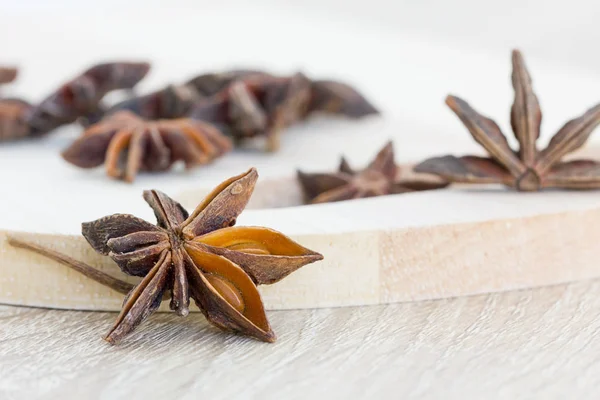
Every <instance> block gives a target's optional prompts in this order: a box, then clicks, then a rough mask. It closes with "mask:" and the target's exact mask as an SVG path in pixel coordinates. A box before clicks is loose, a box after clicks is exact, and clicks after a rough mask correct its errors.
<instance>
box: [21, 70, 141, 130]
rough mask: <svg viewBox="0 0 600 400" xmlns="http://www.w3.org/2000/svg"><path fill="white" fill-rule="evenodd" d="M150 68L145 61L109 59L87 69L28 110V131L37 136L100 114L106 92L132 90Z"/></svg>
mask: <svg viewBox="0 0 600 400" xmlns="http://www.w3.org/2000/svg"><path fill="white" fill-rule="evenodd" d="M149 70H150V64H148V63H145V62H139V63H137V62H110V63H103V64H98V65H95V66H93V67H91V68H89V69H87V70H86V71H84V72H83V73H82V74H81V75H79V76H77V77H76V78H74V79H72V80H70V81H69V82H67V83H65V84H63V85H62V86H61V87H60V88H58V89H57V90H56V91H55V92H54V93H52V94H51V95H50V96H48V97H47V98H46V99H44V100H43V101H42V102H41V103H39V104H37V105H36V106H35V107H33V108H32V109H31V111H30V112H29V113H28V115H27V119H26V122H27V124H28V125H29V126H30V127H31V133H32V134H33V135H40V134H43V133H46V132H49V131H51V130H53V129H56V128H58V127H59V126H61V125H65V124H70V123H72V122H75V121H76V120H77V119H78V118H81V117H87V116H89V115H95V114H98V113H101V107H102V106H101V104H100V102H101V100H102V98H103V97H104V96H105V95H106V94H107V93H109V92H111V91H113V90H118V89H132V88H133V87H134V86H135V85H137V84H138V82H140V81H141V80H142V79H143V78H144V77H145V76H146V74H147V73H148V71H149Z"/></svg>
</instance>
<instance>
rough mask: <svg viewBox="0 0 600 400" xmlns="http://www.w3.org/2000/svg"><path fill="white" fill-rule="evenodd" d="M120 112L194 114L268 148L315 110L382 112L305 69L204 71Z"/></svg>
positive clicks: (342, 86) (122, 106)
mask: <svg viewBox="0 0 600 400" xmlns="http://www.w3.org/2000/svg"><path fill="white" fill-rule="evenodd" d="M119 110H129V111H131V112H134V113H136V114H138V115H140V116H142V117H144V118H147V119H159V118H181V117H184V116H189V117H190V118H194V119H198V120H202V121H207V122H210V123H211V124H214V125H215V126H217V127H218V128H219V129H220V130H221V131H222V132H224V133H225V134H228V135H230V136H231V137H233V138H234V139H236V140H238V141H242V140H244V139H248V138H254V137H264V138H266V143H267V149H269V150H276V149H277V148H278V146H279V135H280V133H281V131H282V130H283V129H285V128H286V127H287V126H289V125H291V124H293V123H295V122H298V121H300V120H303V119H305V118H306V117H307V116H309V115H310V114H312V113H327V114H337V115H344V116H347V117H351V118H360V117H364V116H367V115H370V114H377V113H378V111H377V110H376V109H375V107H374V106H373V105H372V104H371V103H369V102H368V101H367V100H366V99H365V98H364V97H363V96H362V95H361V94H360V93H359V92H358V91H356V90H355V89H353V88H352V87H350V86H349V85H347V84H344V83H341V82H336V81H326V80H318V81H311V80H310V79H308V78H307V77H306V76H305V75H304V74H302V73H296V74H294V75H292V76H287V77H283V76H275V75H272V74H270V73H267V72H263V71H257V70H232V71H225V72H220V73H207V74H202V75H199V76H197V77H195V78H193V79H190V80H189V81H188V82H186V83H184V84H182V85H169V86H167V87H166V88H164V89H161V90H158V91H156V92H153V93H149V94H146V95H142V96H138V97H134V98H131V99H129V100H126V101H124V102H121V103H119V104H116V105H115V106H113V107H112V108H110V109H109V110H108V112H107V113H108V114H110V113H114V112H117V111H119Z"/></svg>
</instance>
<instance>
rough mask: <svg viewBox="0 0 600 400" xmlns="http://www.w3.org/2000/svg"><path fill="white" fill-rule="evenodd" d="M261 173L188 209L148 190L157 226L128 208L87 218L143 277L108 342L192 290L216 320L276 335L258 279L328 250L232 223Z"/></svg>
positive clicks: (90, 236) (265, 336) (96, 238)
mask: <svg viewBox="0 0 600 400" xmlns="http://www.w3.org/2000/svg"><path fill="white" fill-rule="evenodd" d="M257 177H258V174H257V172H256V170H255V169H251V170H249V171H248V172H246V173H244V174H242V175H239V176H235V177H233V178H230V179H228V180H226V181H225V182H223V183H222V184H220V185H219V186H217V188H215V189H214V190H213V192H212V193H211V194H209V195H208V196H207V197H206V199H204V200H203V201H202V203H200V205H199V206H198V207H197V208H196V209H195V210H194V212H193V213H192V214H191V215H188V213H187V212H186V210H185V209H184V208H183V207H182V206H181V205H180V204H179V203H177V202H176V201H174V200H173V199H171V198H170V197H168V196H167V195H165V194H164V193H161V192H159V191H156V190H150V191H145V192H144V199H145V200H146V202H147V203H148V204H149V205H150V207H152V209H153V210H154V213H155V215H156V218H157V220H158V225H153V224H151V223H149V222H146V221H144V220H142V219H139V218H137V217H134V216H133V215H127V214H115V215H111V216H108V217H104V218H101V219H98V220H96V221H93V222H88V223H84V224H83V226H82V233H83V236H85V238H86V239H87V241H88V242H89V243H90V245H91V246H92V247H93V248H94V249H95V250H96V251H98V252H99V253H101V254H104V255H108V256H109V257H111V258H112V259H113V260H114V261H115V262H116V263H117V264H118V266H119V267H120V268H121V270H122V271H123V272H125V273H126V274H128V275H135V276H141V277H143V279H142V281H141V282H140V283H139V284H138V285H136V286H135V287H133V288H132V289H131V290H130V292H129V294H128V295H127V297H126V298H125V302H124V304H123V309H122V311H121V313H120V314H119V316H118V317H117V321H116V322H115V324H114V326H113V327H112V328H111V329H110V331H109V332H108V334H107V335H106V337H105V339H106V340H107V341H108V342H110V343H113V344H114V343H116V342H118V341H119V340H121V339H122V338H123V337H125V336H126V335H127V334H129V333H131V332H132V331H133V330H134V329H135V328H136V327H137V326H138V325H139V324H140V323H142V322H143V321H144V320H145V319H146V318H147V317H148V316H149V315H150V314H152V313H153V312H154V311H155V310H156V309H157V308H158V306H159V305H160V303H161V302H162V300H163V296H164V295H167V294H169V295H170V298H171V302H170V308H171V309H172V310H174V311H175V312H176V313H177V314H178V315H181V316H185V315H187V314H188V312H189V300H190V297H191V298H192V299H194V301H195V302H196V304H197V306H198V307H199V308H200V310H201V311H202V313H203V314H204V315H205V316H206V318H207V319H208V321H209V322H210V323H212V324H213V325H216V326H217V327H219V328H221V329H224V330H229V331H234V332H238V333H241V334H243V335H247V336H251V337H254V338H256V339H259V340H263V341H267V342H273V341H275V334H274V333H273V331H272V329H271V326H270V325H269V321H268V320H267V317H266V315H265V311H264V307H263V304H262V300H261V298H260V294H259V292H258V290H257V288H256V285H260V284H271V283H275V282H277V281H279V280H281V279H283V278H285V277H286V276H287V275H289V274H290V273H292V272H294V271H295V270H297V269H298V268H300V267H302V266H303V265H306V264H309V263H312V262H315V261H318V260H321V259H322V258H323V256H322V255H321V254H319V253H316V252H314V251H311V250H309V249H306V248H304V247H302V246H300V245H299V244H298V243H296V242H294V241H292V240H291V239H290V238H288V237H286V236H284V235H283V234H281V233H279V232H276V231H274V230H271V229H268V228H261V227H233V225H234V224H235V221H236V218H237V216H238V215H239V214H240V213H241V212H242V210H243V209H244V207H245V206H246V204H247V202H248V200H249V198H250V195H251V194H252V191H253V189H254V185H255V183H256V180H257ZM9 243H11V244H12V245H13V246H16V247H21V248H26V249H29V250H33V251H35V252H38V253H41V254H43V255H46V256H48V257H51V258H53V259H55V260H57V261H59V262H62V263H63V264H65V265H67V266H69V267H71V268H74V269H76V270H78V271H79V272H82V273H84V274H85V275H86V276H88V277H90V278H92V279H95V280H97V281H99V282H101V283H103V284H105V285H107V286H110V287H111V288H113V289H115V290H117V291H119V292H123V291H126V290H128V289H130V286H129V284H127V283H126V282H123V281H120V280H118V279H115V278H112V277H110V276H107V275H106V274H103V273H101V272H99V271H97V270H95V269H94V268H92V267H90V266H87V265H85V264H82V263H79V262H77V261H75V260H72V259H70V258H69V257H67V256H64V255H61V254H58V253H56V252H54V251H51V250H48V249H44V248H42V247H40V246H37V245H35V244H30V243H26V242H23V241H20V240H18V239H16V238H9Z"/></svg>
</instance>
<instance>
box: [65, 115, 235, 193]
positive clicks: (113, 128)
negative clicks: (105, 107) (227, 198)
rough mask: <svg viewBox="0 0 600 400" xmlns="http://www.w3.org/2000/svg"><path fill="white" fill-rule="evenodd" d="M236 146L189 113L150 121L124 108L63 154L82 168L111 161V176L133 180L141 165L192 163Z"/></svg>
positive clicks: (157, 168)
mask: <svg viewBox="0 0 600 400" xmlns="http://www.w3.org/2000/svg"><path fill="white" fill-rule="evenodd" d="M231 148H232V143H231V140H230V139H229V138H227V137H225V136H224V135H223V134H222V133H221V132H220V131H219V130H218V129H217V128H215V127H214V126H212V125H211V124H209V123H206V122H203V121H196V120H192V119H189V118H180V119H172V120H157V121H146V120H144V119H142V118H140V117H138V116H136V115H135V114H133V113H130V112H128V111H120V112H118V113H115V114H113V115H110V116H108V117H107V118H105V119H103V120H101V121H100V122H98V123H97V124H95V125H92V126H90V127H89V128H88V129H87V130H86V131H85V132H84V133H83V135H82V136H81V137H80V138H79V139H77V140H76V141H75V142H74V143H73V144H72V145H71V146H70V147H69V148H67V149H66V150H65V151H64V152H63V153H62V156H63V158H64V159H65V160H66V161H68V162H70V163H71V164H74V165H76V166H78V167H81V168H94V167H97V166H99V165H102V164H106V173H107V175H108V176H110V177H113V178H116V179H123V180H125V181H127V182H132V181H133V180H134V179H135V177H136V175H137V173H138V171H140V170H143V171H152V172H156V171H165V170H167V169H169V168H171V166H172V165H173V164H174V163H175V162H177V161H183V162H184V163H185V166H186V168H188V169H189V168H192V167H194V166H197V165H203V164H206V163H209V162H211V161H213V160H214V159H216V158H218V157H220V156H222V155H223V154H225V153H226V152H228V151H230V150H231ZM124 155H126V156H124Z"/></svg>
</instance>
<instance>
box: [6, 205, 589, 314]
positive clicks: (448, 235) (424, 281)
mask: <svg viewBox="0 0 600 400" xmlns="http://www.w3.org/2000/svg"><path fill="white" fill-rule="evenodd" d="M598 221H600V209H592V210H574V211H569V212H565V213H555V214H547V215H537V216H532V217H523V218H513V219H499V220H491V221H481V222H473V223H456V224H446V225H433V226H421V227H412V228H411V227H407V228H402V229H381V230H379V231H359V232H348V233H338V234H312V235H294V236H293V239H295V240H296V241H298V242H299V243H301V244H302V245H304V246H306V247H308V248H310V249H313V250H316V251H318V252H320V253H322V254H323V255H324V256H325V259H324V261H321V262H318V263H315V264H311V265H308V266H306V267H304V268H302V269H301V270H299V271H297V272H295V273H294V274H292V275H291V276H289V277H288V278H287V279H285V280H283V281H282V282H280V283H278V284H276V285H272V286H261V287H260V291H261V294H262V297H263V300H264V302H265V306H266V308H267V309H271V310H273V309H297V308H316V307H333V306H336V307H337V306H352V305H372V304H382V303H393V302H405V301H417V300H427V299H438V298H446V297H454V296H465V295H472V294H478V293H490V292H499V291H509V290H515V289H521V288H528V287H537V286H543V285H552V284H559V283H565V282H571V281H577V280H583V279H589V278H594V277H599V276H600V265H599V264H598V262H597V260H598V259H599V258H600V247H599V246H597V239H596V238H598V237H600V223H598ZM6 234H7V233H2V232H0V255H1V259H0V260H1V263H0V302H2V303H5V304H13V305H29V306H40V307H51V308H63V309H81V310H107V311H116V310H119V309H120V308H121V303H122V299H123V296H122V295H121V294H119V293H116V292H113V291H112V290H109V289H107V288H104V287H102V286H100V285H99V284H97V283H95V282H93V281H91V280H90V279H88V278H85V277H83V276H81V275H79V274H78V273H76V272H74V271H70V270H68V269H67V268H66V267H65V266H63V265H60V264H58V263H57V262H54V261H52V260H50V259H47V258H45V257H42V256H40V255H37V254H34V253H31V252H29V251H26V250H23V249H16V248H13V247H11V246H10V245H8V243H7V242H6V240H5V235H6ZM8 234H10V235H14V236H17V237H20V238H25V239H26V240H32V241H34V242H35V243H38V244H41V245H43V246H47V247H49V248H52V249H55V250H58V251H61V252H64V253H67V254H69V255H71V256H72V257H73V258H76V259H78V260H81V261H84V262H86V263H88V264H90V265H92V266H94V267H97V268H99V269H101V270H102V271H104V272H107V273H109V274H111V275H113V276H120V277H123V274H122V273H121V272H120V271H119V270H118V268H117V267H116V264H114V263H113V262H112V261H111V260H110V259H109V258H107V257H101V256H99V255H98V254H96V253H95V252H94V251H93V250H92V249H91V248H90V246H89V245H88V244H87V243H86V242H85V240H84V239H83V238H82V237H78V236H65V235H48V234H32V233H15V232H12V233H10V232H9V233H8ZM128 280H129V281H130V282H135V278H128ZM167 309H168V308H167V303H164V304H163V307H162V310H163V311H166V310H167ZM194 310H195V309H194Z"/></svg>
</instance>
